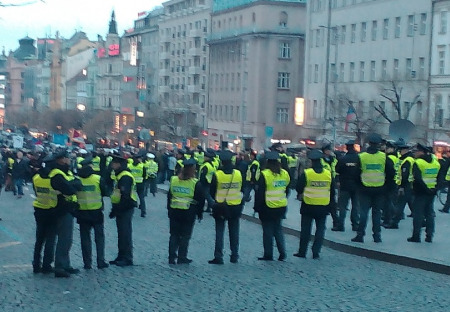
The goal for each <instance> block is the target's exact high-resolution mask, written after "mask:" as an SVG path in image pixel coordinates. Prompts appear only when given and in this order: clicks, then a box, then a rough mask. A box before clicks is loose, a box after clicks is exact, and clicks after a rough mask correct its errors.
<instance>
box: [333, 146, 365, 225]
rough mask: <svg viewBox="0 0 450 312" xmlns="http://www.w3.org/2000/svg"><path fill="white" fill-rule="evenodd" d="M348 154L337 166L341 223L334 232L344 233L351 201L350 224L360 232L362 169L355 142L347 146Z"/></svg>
mask: <svg viewBox="0 0 450 312" xmlns="http://www.w3.org/2000/svg"><path fill="white" fill-rule="evenodd" d="M345 147H346V149H347V153H346V154H345V155H344V156H342V158H340V159H339V160H338V162H337V164H336V173H337V174H339V197H338V210H339V223H338V226H337V227H333V228H332V229H331V230H332V231H338V232H344V231H345V219H346V216H347V209H348V208H347V207H348V204H349V202H350V201H351V212H350V223H351V225H352V230H353V231H357V230H358V224H359V199H358V188H359V185H360V184H361V181H360V169H359V166H358V163H359V160H358V153H357V152H356V150H355V141H354V140H349V141H347V143H346V144H345Z"/></svg>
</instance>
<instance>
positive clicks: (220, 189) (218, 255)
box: [208, 151, 243, 264]
mask: <svg viewBox="0 0 450 312" xmlns="http://www.w3.org/2000/svg"><path fill="white" fill-rule="evenodd" d="M232 158H233V153H232V152H230V151H222V152H221V153H220V160H221V161H222V168H221V169H219V170H217V171H216V172H215V174H214V176H213V178H212V181H211V190H210V193H211V196H212V197H213V198H214V199H215V201H216V203H215V204H214V206H213V217H214V220H215V224H216V241H215V248H214V259H212V260H210V261H208V263H210V264H223V235H224V231H225V221H228V231H229V236H230V249H231V256H230V262H231V263H237V262H238V259H239V219H240V217H241V213H242V208H243V207H242V193H241V192H242V176H241V173H240V172H239V170H236V169H233V164H232Z"/></svg>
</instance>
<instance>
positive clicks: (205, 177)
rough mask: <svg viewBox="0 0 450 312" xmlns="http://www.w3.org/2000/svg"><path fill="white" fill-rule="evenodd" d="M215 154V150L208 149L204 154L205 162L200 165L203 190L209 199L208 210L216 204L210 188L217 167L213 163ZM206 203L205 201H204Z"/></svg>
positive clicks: (207, 199) (210, 210)
mask: <svg viewBox="0 0 450 312" xmlns="http://www.w3.org/2000/svg"><path fill="white" fill-rule="evenodd" d="M214 156H215V153H214V151H211V150H210V149H207V151H206V153H204V154H203V164H202V165H201V166H200V170H199V182H200V185H201V186H202V188H203V192H204V194H205V196H204V197H205V198H206V201H207V208H206V212H212V206H213V204H214V198H213V197H212V196H211V193H210V188H211V181H212V178H213V175H214V172H215V171H216V169H215V168H214V166H213V164H212V160H213V158H214ZM203 204H204V202H203Z"/></svg>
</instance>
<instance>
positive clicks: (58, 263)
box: [55, 213, 73, 271]
mask: <svg viewBox="0 0 450 312" xmlns="http://www.w3.org/2000/svg"><path fill="white" fill-rule="evenodd" d="M57 235H58V242H57V244H56V252H55V270H60V271H61V270H65V269H69V268H71V265H70V248H71V247H72V242H73V216H72V214H70V213H65V214H64V215H62V216H61V217H59V218H58V221H57Z"/></svg>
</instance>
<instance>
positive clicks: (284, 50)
mask: <svg viewBox="0 0 450 312" xmlns="http://www.w3.org/2000/svg"><path fill="white" fill-rule="evenodd" d="M280 58H282V59H290V58H291V48H290V46H289V43H287V42H282V43H280Z"/></svg>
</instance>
